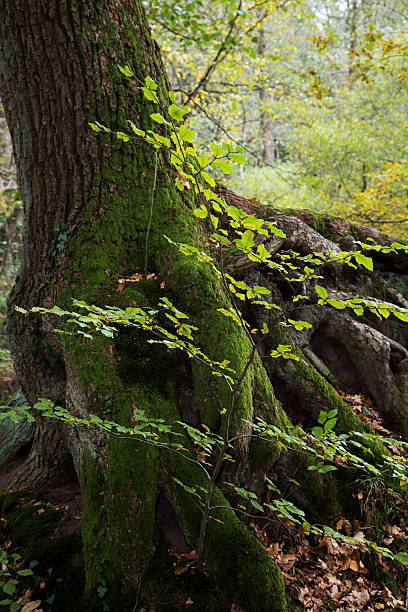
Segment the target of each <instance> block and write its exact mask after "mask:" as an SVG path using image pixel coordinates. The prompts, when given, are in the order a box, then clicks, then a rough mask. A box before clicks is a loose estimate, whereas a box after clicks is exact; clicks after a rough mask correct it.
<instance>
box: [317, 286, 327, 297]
mask: <svg viewBox="0 0 408 612" xmlns="http://www.w3.org/2000/svg"><path fill="white" fill-rule="evenodd" d="M315 290H316V293H317V295H319V296H320V297H321V298H322V300H327V291H326V289H325V288H324V287H321V286H320V285H316V286H315Z"/></svg>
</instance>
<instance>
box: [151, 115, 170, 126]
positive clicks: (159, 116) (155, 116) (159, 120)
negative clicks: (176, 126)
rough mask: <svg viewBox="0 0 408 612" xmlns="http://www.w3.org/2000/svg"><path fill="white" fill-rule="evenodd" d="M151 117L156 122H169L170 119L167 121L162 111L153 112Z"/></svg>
mask: <svg viewBox="0 0 408 612" xmlns="http://www.w3.org/2000/svg"><path fill="white" fill-rule="evenodd" d="M150 118H151V119H153V121H155V122H156V123H161V124H163V123H168V121H166V119H165V118H164V117H163V116H162V115H161V114H160V113H152V114H151V115H150Z"/></svg>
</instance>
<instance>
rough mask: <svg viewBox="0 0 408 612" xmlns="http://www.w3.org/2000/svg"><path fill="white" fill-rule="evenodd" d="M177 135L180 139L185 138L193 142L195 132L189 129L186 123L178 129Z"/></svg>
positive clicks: (184, 139) (186, 140)
mask: <svg viewBox="0 0 408 612" xmlns="http://www.w3.org/2000/svg"><path fill="white" fill-rule="evenodd" d="M177 135H178V137H179V138H180V140H183V141H185V142H193V138H194V136H195V133H194V132H193V131H192V130H189V129H188V128H187V127H186V126H185V125H180V127H179V128H178V130H177ZM190 154H191V153H190Z"/></svg>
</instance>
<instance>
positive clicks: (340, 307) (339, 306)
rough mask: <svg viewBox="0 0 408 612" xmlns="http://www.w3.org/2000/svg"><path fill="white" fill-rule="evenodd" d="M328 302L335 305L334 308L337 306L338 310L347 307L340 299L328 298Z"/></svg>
mask: <svg viewBox="0 0 408 612" xmlns="http://www.w3.org/2000/svg"><path fill="white" fill-rule="evenodd" d="M327 303H328V304H330V306H333V308H336V309H337V310H344V309H345V308H346V305H345V303H344V302H341V301H340V300H335V299H334V298H330V299H328V300H327Z"/></svg>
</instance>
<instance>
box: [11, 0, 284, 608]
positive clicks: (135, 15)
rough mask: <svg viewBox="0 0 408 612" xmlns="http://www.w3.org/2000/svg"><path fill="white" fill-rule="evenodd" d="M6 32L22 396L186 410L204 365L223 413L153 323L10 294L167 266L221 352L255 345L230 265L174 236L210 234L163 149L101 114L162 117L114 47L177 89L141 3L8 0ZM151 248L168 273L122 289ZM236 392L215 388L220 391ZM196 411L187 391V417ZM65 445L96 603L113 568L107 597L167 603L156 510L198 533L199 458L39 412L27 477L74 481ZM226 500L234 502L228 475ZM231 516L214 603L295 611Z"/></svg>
mask: <svg viewBox="0 0 408 612" xmlns="http://www.w3.org/2000/svg"><path fill="white" fill-rule="evenodd" d="M0 39H1V42H0V75H1V77H0V78H1V81H0V82H1V94H2V100H3V104H4V107H5V110H6V113H7V120H8V124H9V127H10V131H11V134H12V139H13V145H14V152H15V157H16V161H17V165H18V173H19V181H20V185H21V189H22V194H23V199H24V211H25V225H24V255H23V261H22V266H21V270H20V273H19V275H18V277H17V280H16V283H15V286H14V289H13V291H12V294H11V296H10V299H9V335H10V342H11V348H12V353H13V356H14V360H15V367H16V370H17V373H18V376H19V379H20V382H21V386H22V389H23V391H24V394H25V396H26V398H27V399H28V401H30V402H33V401H35V400H36V399H37V398H38V397H47V398H50V399H52V400H53V401H55V402H57V403H59V404H61V405H63V406H66V407H67V408H68V409H70V410H72V411H73V412H74V413H75V414H78V415H84V414H88V413H89V412H92V413H96V414H98V415H100V416H102V417H108V416H109V417H110V418H112V419H114V420H116V421H120V422H124V423H131V422H132V416H133V412H134V410H135V408H138V409H144V410H145V411H146V414H148V415H151V416H152V417H159V416H160V417H163V418H165V419H166V420H167V421H176V420H177V419H180V412H181V411H183V410H182V408H181V404H182V403H183V402H182V401H181V400H180V397H181V395H182V391H181V389H182V388H183V381H184V378H188V377H189V376H190V377H191V376H192V378H193V379H194V378H196V379H197V380H198V381H199V384H197V393H196V395H197V397H196V404H197V408H198V410H199V411H200V413H201V418H203V420H208V421H210V420H211V418H212V420H213V421H214V417H211V413H212V410H213V409H214V407H216V398H215V396H216V394H217V390H216V389H215V388H214V399H212V400H211V401H207V400H208V389H206V388H205V383H204V379H203V375H202V372H201V370H200V368H197V367H194V368H193V373H192V375H191V374H190V375H188V374H187V373H186V370H188V369H189V365H186V364H185V363H184V362H183V361H180V360H179V359H177V358H175V357H173V356H172V355H170V354H167V353H166V352H165V351H160V350H157V351H156V352H155V351H153V352H149V351H147V349H146V344H145V338H143V337H134V338H132V337H123V336H121V337H119V338H118V340H117V341H116V342H115V343H112V342H111V341H109V340H107V339H95V341H94V342H92V343H89V342H88V341H81V340H79V339H78V338H75V337H73V338H68V340H67V339H65V337H62V338H61V337H60V336H58V335H56V334H54V333H53V331H52V330H53V321H51V320H48V319H44V318H40V317H38V318H35V319H34V318H29V319H27V318H26V317H24V316H22V315H21V314H19V313H17V312H16V311H15V309H14V307H15V306H16V305H24V307H25V308H30V307H32V306H38V305H45V306H50V305H52V304H54V303H58V304H59V305H62V306H66V307H69V306H70V301H71V298H72V297H75V298H81V299H84V300H86V301H87V302H88V303H96V304H100V305H105V304H110V305H124V304H127V305H129V304H146V303H150V304H154V303H155V302H156V301H157V297H158V295H159V283H160V282H163V281H164V282H165V283H166V289H167V290H168V291H169V292H171V293H172V295H174V296H175V300H176V302H177V303H178V305H179V306H181V307H182V308H183V307H186V308H187V307H188V309H189V311H190V312H191V313H192V314H193V316H195V318H196V319H197V320H198V322H200V320H201V321H206V325H207V336H208V342H207V344H213V345H214V346H217V352H218V353H219V354H220V355H223V358H224V356H225V355H226V354H228V355H229V354H230V353H231V352H232V353H234V352H235V354H236V357H233V361H234V360H235V361H236V364H235V365H236V367H237V369H239V368H240V366H242V364H243V363H244V362H245V355H246V354H248V352H249V346H248V345H247V343H245V338H242V337H241V334H240V333H239V332H237V331H236V330H233V329H232V328H231V330H230V332H231V333H230V334H229V336H225V337H224V335H223V334H221V326H220V322H219V321H217V319H218V317H217V316H216V315H214V307H215V306H216V305H217V303H218V304H219V305H221V304H224V303H225V297H224V295H223V291H222V288H221V286H220V285H219V282H218V280H217V279H216V278H214V277H213V276H212V274H211V273H210V272H209V271H208V270H206V269H205V268H204V267H201V268H200V266H198V265H193V264H192V263H191V262H188V261H184V260H183V258H182V257H181V255H178V254H177V253H174V252H172V251H170V247H169V245H168V243H167V241H166V240H165V238H164V234H165V233H168V234H170V235H171V237H172V238H173V239H176V240H182V241H186V242H187V241H188V242H190V243H197V244H198V243H199V242H200V241H201V230H200V228H198V227H197V226H196V224H195V222H194V217H193V216H192V215H191V211H190V204H189V202H188V201H187V200H185V201H183V200H182V199H181V198H180V196H179V194H178V192H177V191H176V190H175V188H174V186H173V177H172V171H171V169H170V166H169V164H168V163H167V160H166V159H165V158H163V157H162V155H161V154H160V153H159V154H158V156H157V157H156V155H155V153H154V152H153V151H152V149H151V148H149V147H147V146H145V145H143V144H141V143H139V142H137V143H135V142H132V143H128V144H123V143H120V142H118V141H117V140H116V139H115V138H114V137H112V138H98V137H96V136H95V134H94V133H93V132H92V131H91V130H90V128H89V122H90V121H95V120H96V121H99V122H101V123H103V124H106V125H109V126H110V127H111V128H112V129H113V130H124V129H126V126H127V123H126V121H127V119H131V120H132V121H134V123H135V124H137V125H138V126H140V127H142V128H145V129H149V128H150V127H151V125H150V123H151V122H150V119H149V114H150V113H151V112H153V110H154V108H153V107H152V106H151V105H149V103H147V102H146V100H145V98H144V97H143V95H142V93H141V91H140V88H139V85H138V82H137V81H136V80H134V81H129V80H126V79H124V77H123V75H121V73H120V71H119V70H118V68H117V66H118V64H119V65H126V64H128V65H129V66H130V67H131V68H132V70H133V71H134V73H135V74H136V75H137V77H138V79H140V80H142V81H143V80H144V78H145V76H147V75H149V76H150V77H152V78H153V79H154V80H155V81H156V82H157V83H158V84H159V94H160V96H161V97H162V99H164V100H165V99H166V98H165V96H166V77H165V72H164V69H163V65H162V63H161V59H160V55H159V52H158V49H157V47H156V45H155V43H154V42H153V40H152V38H151V35H150V30H149V27H148V24H147V21H146V16H145V12H144V9H143V6H142V3H141V2H140V1H136V2H129V1H127V0H109V1H106V0H104V1H102V0H96V1H95V2H84V1H83V0H69V1H68V0H63V1H62V2H61V1H57V0H51V1H50V2H46V3H44V2H42V1H40V0H28V2H27V1H26V0H24V1H23V0H15V1H14V0H13V1H11V2H7V3H3V5H2V8H1V32H0ZM156 164H157V168H156V167H155V166H156ZM156 170H157V185H156V187H154V182H155V180H154V175H155V174H156ZM151 202H153V209H152V210H151ZM151 212H152V224H151V229H150V234H149V238H148V242H147V261H145V253H146V228H147V225H148V218H149V216H150V213H151ZM146 263H147V268H148V271H149V272H153V273H155V274H156V275H157V277H158V279H159V280H156V279H153V280H145V281H142V282H140V283H139V284H138V285H137V287H136V286H135V285H129V286H127V287H126V288H125V290H124V291H122V292H120V293H119V292H117V286H118V281H119V279H120V278H123V277H128V276H130V275H131V274H133V273H134V272H136V271H140V270H142V271H143V270H144V269H145V265H146ZM203 298H205V299H203ZM207 304H208V306H207ZM217 324H218V327H217ZM227 332H228V329H227ZM224 338H227V340H224ZM223 343H224V345H223ZM254 375H255V374H254ZM200 385H201V389H200ZM184 386H185V385H184ZM223 394H224V395H225V389H222V388H220V389H219V396H220V397H221V400H220V401H222V395H223ZM250 394H251V388H250V384H249V382H248V383H246V385H245V386H244V388H243V390H242V393H241V395H242V398H241V400H240V401H239V402H238V408H239V410H240V412H241V415H242V414H243V413H244V412H246V411H247V412H248V414H247V416H250V411H251V401H246V400H248V398H249V396H250ZM270 400H271V405H270V406H269V409H270V410H275V409H276V402H275V400H274V397H273V394H272V393H271V395H270ZM189 413H192V409H191V407H190V405H189V404H188V402H187V403H186V402H184V415H183V416H184V417H185V418H189ZM215 413H217V409H216V408H215ZM205 415H207V416H205ZM236 418H237V419H238V416H236ZM237 422H238V421H237ZM188 443H189V442H188V440H186V441H185V444H188ZM68 456H72V457H73V460H74V464H75V466H76V469H77V471H78V473H79V475H80V480H81V484H82V491H83V500H84V518H83V540H84V556H85V565H86V572H87V576H86V578H87V597H88V600H89V602H90V605H91V606H92V605H94V606H95V608H96V609H98V601H99V602H100V600H99V599H98V597H97V595H96V593H97V591H96V589H97V586H98V584H101V581H103V580H104V581H106V584H107V586H108V592H107V594H106V596H105V598H104V600H105V601H108V602H109V604H110V605H111V607H112V609H123V610H125V609H126V610H127V609H129V610H131V609H133V608H134V607H135V609H137V606H138V605H141V604H140V602H141V601H143V597H144V598H146V595H145V594H144V592H146V593H149V592H150V594H151V597H152V601H153V600H154V601H156V602H157V601H158V600H160V597H159V594H158V592H157V588H156V590H155V588H153V587H152V586H151V583H152V580H151V579H149V575H150V574H152V571H153V570H154V568H153V570H150V568H149V565H150V564H151V561H152V558H153V555H154V554H155V551H156V549H157V547H158V545H159V542H160V540H161V538H162V535H161V531H160V530H159V527H158V525H159V524H161V527H162V531H164V532H166V531H167V534H168V540H169V542H170V543H171V542H172V538H173V543H174V539H175V540H176V541H177V542H178V544H179V545H180V539H181V541H182V542H183V541H184V546H188V547H191V548H195V547H196V545H197V539H198V533H199V525H200V512H198V511H197V509H196V507H195V506H194V504H193V503H192V501H191V499H190V498H189V497H188V496H185V495H183V494H181V493H180V490H177V488H176V487H175V486H174V483H173V480H172V477H173V476H178V477H179V478H180V479H181V480H183V481H184V482H187V483H197V484H198V483H201V485H203V486H205V484H206V482H205V481H203V476H202V472H201V470H200V469H199V468H198V467H197V466H196V465H195V464H194V463H192V464H188V463H187V462H185V463H184V462H183V460H182V459H180V458H177V460H175V459H174V457H173V456H172V455H169V454H168V453H167V452H166V451H164V452H159V451H158V450H156V449H152V448H150V449H149V448H148V449H147V450H146V448H145V447H140V446H138V445H137V444H135V443H132V442H126V441H121V440H107V439H105V438H104V437H103V436H102V435H100V434H96V433H93V432H90V431H81V432H76V431H74V430H69V429H68V430H61V428H58V429H57V428H54V427H52V426H50V424H49V423H47V422H41V423H38V425H37V433H36V437H35V440H34V444H33V447H32V450H31V452H30V454H29V456H28V458H27V461H26V463H25V466H24V468H23V470H22V471H21V472H20V474H19V475H18V476H17V477H16V478H15V482H14V484H15V486H22V485H24V486H31V487H39V486H42V485H45V484H47V485H49V484H50V482H51V480H52V479H54V480H59V481H61V479H62V478H63V477H64V470H65V469H66V459H67V457H68ZM190 465H191V466H192V467H190ZM172 483H173V484H172ZM215 499H217V502H218V504H220V505H226V504H227V501H226V499H225V498H224V497H223V494H222V493H221V492H220V491H217V492H216V493H215ZM162 508H164V510H163V509H162ZM166 508H167V509H168V508H170V509H171V510H170V511H169V510H166ZM169 512H170V514H169ZM175 516H177V520H176V519H175V518H174V517H175ZM158 517H159V518H158ZM160 517H161V518H160ZM163 517H164V518H163ZM219 520H223V522H224V524H223V525H221V523H218V522H216V521H211V524H210V525H209V527H208V532H207V543H206V550H205V558H206V563H207V566H208V569H209V571H210V573H211V575H212V576H213V578H214V579H215V584H216V593H218V594H217V595H216V600H217V601H218V602H220V601H222V602H224V603H223V604H220V603H218V604H217V605H225V606H227V607H228V606H230V605H231V603H232V602H237V603H238V604H240V605H242V606H244V607H245V608H246V609H247V610H255V609H257V610H259V609H261V608H262V606H263V605H264V604H265V605H267V608H268V609H269V610H276V611H283V610H286V600H285V594H284V588H283V581H282V577H281V575H280V572H279V570H278V568H277V567H276V566H275V564H274V563H273V562H272V561H271V560H270V559H269V558H268V556H267V555H266V553H265V552H264V550H263V548H262V546H261V545H260V544H259V542H258V541H257V540H256V539H255V538H254V537H253V536H252V535H251V534H250V533H249V532H248V531H247V529H246V528H245V527H244V526H243V525H242V523H241V522H240V521H239V520H238V519H237V518H236V517H235V515H234V514H233V513H232V512H231V511H229V510H221V511H220V512H219ZM173 532H176V535H174V533H173ZM172 533H173V535H172ZM169 534H170V535H169ZM180 534H181V535H180ZM248 564H249V565H248ZM170 566H171V563H170ZM249 568H250V569H249ZM260 576H262V577H263V578H262V580H260V579H259V577H260ZM143 578H145V580H144V583H143V585H142V588H141V584H142V579H143ZM149 585H150V586H149ZM149 589H150V591H149ZM138 601H139V603H138ZM144 601H146V600H144ZM99 605H102V604H101V603H100V604H99ZM146 605H148V603H147V604H146Z"/></svg>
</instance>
